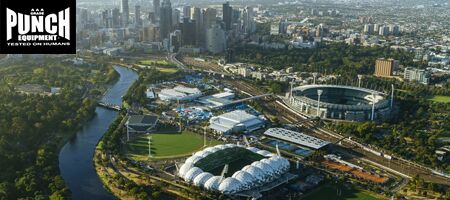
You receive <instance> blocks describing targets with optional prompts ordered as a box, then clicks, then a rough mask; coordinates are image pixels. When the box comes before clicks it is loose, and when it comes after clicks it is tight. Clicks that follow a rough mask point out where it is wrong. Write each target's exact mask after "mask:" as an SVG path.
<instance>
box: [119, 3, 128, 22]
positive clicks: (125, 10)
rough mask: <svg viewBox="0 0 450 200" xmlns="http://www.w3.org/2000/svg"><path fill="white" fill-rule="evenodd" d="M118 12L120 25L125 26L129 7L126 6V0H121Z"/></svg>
mask: <svg viewBox="0 0 450 200" xmlns="http://www.w3.org/2000/svg"><path fill="white" fill-rule="evenodd" d="M120 13H121V17H122V26H123V27H127V25H128V22H129V19H130V8H129V7H128V0H122V1H121V4H120Z"/></svg>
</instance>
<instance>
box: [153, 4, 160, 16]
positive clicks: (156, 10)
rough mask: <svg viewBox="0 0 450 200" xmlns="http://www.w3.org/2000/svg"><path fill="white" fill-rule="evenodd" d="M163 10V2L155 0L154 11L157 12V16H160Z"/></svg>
mask: <svg viewBox="0 0 450 200" xmlns="http://www.w3.org/2000/svg"><path fill="white" fill-rule="evenodd" d="M160 10H161V3H160V1H159V0H153V13H155V16H156V18H158V17H159V12H160Z"/></svg>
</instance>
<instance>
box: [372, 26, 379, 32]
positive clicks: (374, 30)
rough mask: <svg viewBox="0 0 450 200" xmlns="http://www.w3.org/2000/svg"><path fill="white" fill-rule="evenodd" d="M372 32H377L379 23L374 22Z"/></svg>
mask: <svg viewBox="0 0 450 200" xmlns="http://www.w3.org/2000/svg"><path fill="white" fill-rule="evenodd" d="M373 32H374V33H379V32H380V25H379V24H374V25H373Z"/></svg>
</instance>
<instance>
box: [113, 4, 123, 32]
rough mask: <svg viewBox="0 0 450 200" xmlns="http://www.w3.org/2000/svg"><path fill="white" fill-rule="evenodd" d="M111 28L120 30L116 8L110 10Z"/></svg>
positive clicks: (118, 13) (118, 14)
mask: <svg viewBox="0 0 450 200" xmlns="http://www.w3.org/2000/svg"><path fill="white" fill-rule="evenodd" d="M111 13H112V27H113V28H120V25H121V23H120V10H119V9H117V8H114V9H113V10H112V12H111Z"/></svg>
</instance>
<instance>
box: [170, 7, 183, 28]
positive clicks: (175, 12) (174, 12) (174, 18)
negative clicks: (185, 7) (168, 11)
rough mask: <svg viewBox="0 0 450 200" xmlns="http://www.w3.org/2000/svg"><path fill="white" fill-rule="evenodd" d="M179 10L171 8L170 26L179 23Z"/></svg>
mask: <svg viewBox="0 0 450 200" xmlns="http://www.w3.org/2000/svg"><path fill="white" fill-rule="evenodd" d="M180 15H181V13H180V10H178V9H173V10H172V27H174V28H175V27H178V25H180Z"/></svg>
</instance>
